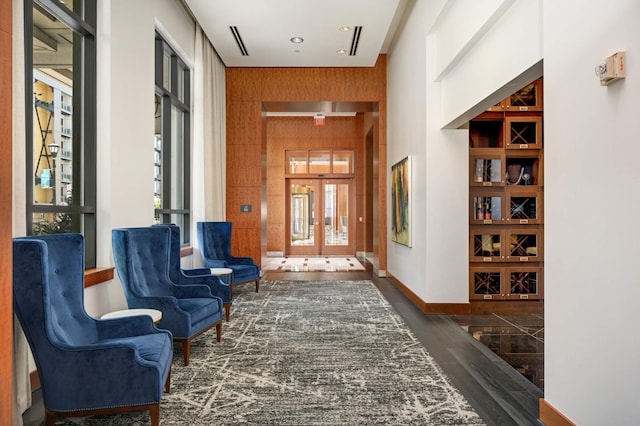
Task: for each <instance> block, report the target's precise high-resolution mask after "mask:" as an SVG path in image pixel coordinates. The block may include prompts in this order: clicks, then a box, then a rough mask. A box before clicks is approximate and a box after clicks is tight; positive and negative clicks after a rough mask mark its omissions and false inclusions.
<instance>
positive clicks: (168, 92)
mask: <svg viewBox="0 0 640 426" xmlns="http://www.w3.org/2000/svg"><path fill="white" fill-rule="evenodd" d="M165 54H168V56H169V60H170V66H169V68H170V71H169V72H170V80H169V85H170V87H168V88H167V87H165V77H166V76H165V72H164V71H165V68H164V65H165V64H164V58H165ZM154 63H155V94H154V95H155V96H159V97H160V106H159V111H160V115H161V117H160V120H161V132H162V133H161V136H162V139H161V151H160V176H161V188H162V189H161V191H162V193H161V201H162V203H161V206H160V208H155V206H154V217H155V221H156V222H159V223H175V222H176V221H175V220H173V217H174V216H176V215H179V216H182V220H181V221H178V222H179V223H177V224H178V225H179V226H180V227H181V232H180V236H181V239H182V241H181V244H189V243H190V241H191V69H190V67H189V66H188V65H187V64H186V62H185V61H183V60H182V58H180V56H179V55H178V53H177V52H176V50H175V49H173V48H172V47H171V45H170V44H169V43H168V42H167V41H166V40H165V39H164V38H163V37H162V35H161V34H159V33H158V32H156V36H155V58H154ZM178 69H181V70H182V73H179V72H178ZM180 75H182V77H183V79H182V81H178V77H179V76H180ZM172 108H177V109H178V110H179V111H180V113H181V114H182V135H181V136H182V143H183V145H182V157H183V159H182V164H181V168H182V170H181V171H182V173H181V176H179V175H178V176H175V175H176V173H179V171H178V172H177V171H176V170H174V168H173V164H172V161H171V159H172V157H173V156H172V150H173V144H172V142H173V141H172V137H173V132H172V130H173V125H174V122H173V120H172ZM155 139H156V138H155V137H154V151H155V152H154V157H155V154H156V153H157V149H156V148H155ZM154 160H155V158H154ZM154 179H155V173H154ZM176 179H178V180H179V179H181V180H182V181H181V184H180V185H178V186H179V188H176V187H175V186H174V185H172V182H173V181H175V180H176ZM178 191H181V193H182V194H181V195H182V197H181V199H182V206H181V207H176V206H175V203H174V195H175V194H176V192H178Z"/></svg>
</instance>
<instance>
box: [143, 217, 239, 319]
mask: <svg viewBox="0 0 640 426" xmlns="http://www.w3.org/2000/svg"><path fill="white" fill-rule="evenodd" d="M153 226H164V227H167V228H169V230H170V231H171V247H170V248H169V278H171V281H173V282H174V283H176V284H182V285H189V284H205V285H208V286H209V289H210V290H211V294H213V295H214V296H218V297H219V298H220V299H222V305H223V306H224V312H225V318H226V320H227V321H229V317H230V315H231V288H230V287H229V284H227V283H224V282H222V281H220V279H219V278H218V277H217V276H215V275H212V274H211V269H210V268H192V269H182V267H181V266H180V227H178V226H177V225H174V224H157V225H153Z"/></svg>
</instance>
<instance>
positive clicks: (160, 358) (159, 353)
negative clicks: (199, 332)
mask: <svg viewBox="0 0 640 426" xmlns="http://www.w3.org/2000/svg"><path fill="white" fill-rule="evenodd" d="M109 341H110V342H123V343H124V342H127V343H132V344H134V345H135V347H136V349H137V351H138V354H139V355H140V357H141V358H142V359H145V360H147V361H151V362H158V363H161V364H164V363H165V362H166V360H167V359H169V360H170V359H171V358H172V357H173V342H172V341H171V339H170V338H169V335H168V334H166V333H155V334H144V335H141V336H132V337H124V338H119V339H110V340H109Z"/></svg>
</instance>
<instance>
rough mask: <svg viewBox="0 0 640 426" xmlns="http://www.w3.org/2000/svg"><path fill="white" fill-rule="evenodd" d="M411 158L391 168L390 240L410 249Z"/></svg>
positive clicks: (404, 159)
mask: <svg viewBox="0 0 640 426" xmlns="http://www.w3.org/2000/svg"><path fill="white" fill-rule="evenodd" d="M410 185H411V157H410V156H407V157H405V158H403V159H402V160H400V161H398V162H397V163H396V164H394V165H393V166H392V167H391V240H392V241H394V242H396V243H399V244H404V245H405V246H407V247H411V204H410V200H409V196H410V194H411V188H410Z"/></svg>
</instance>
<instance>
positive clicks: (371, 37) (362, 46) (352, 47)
mask: <svg viewBox="0 0 640 426" xmlns="http://www.w3.org/2000/svg"><path fill="white" fill-rule="evenodd" d="M409 1H411V0H323V1H310V0H184V2H185V4H186V5H187V6H188V7H189V9H190V10H191V13H192V14H193V16H194V17H195V18H196V20H197V21H198V22H199V23H200V25H201V26H202V28H203V30H204V31H205V33H206V34H207V36H208V37H209V39H210V40H211V42H212V43H213V46H214V48H215V49H216V51H217V52H218V55H220V58H221V59H222V61H223V62H224V64H225V65H226V66H227V67H372V66H374V65H375V63H376V60H377V58H378V55H379V54H380V53H387V49H388V48H389V45H390V44H391V41H392V39H393V36H394V34H395V32H396V30H397V28H398V25H399V23H400V22H401V20H402V17H403V13H404V11H405V9H406V6H407V3H408V2H409ZM347 28H348V30H347ZM293 37H301V38H302V39H304V41H303V42H301V43H293V42H292V41H291V39H292V38H293Z"/></svg>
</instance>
